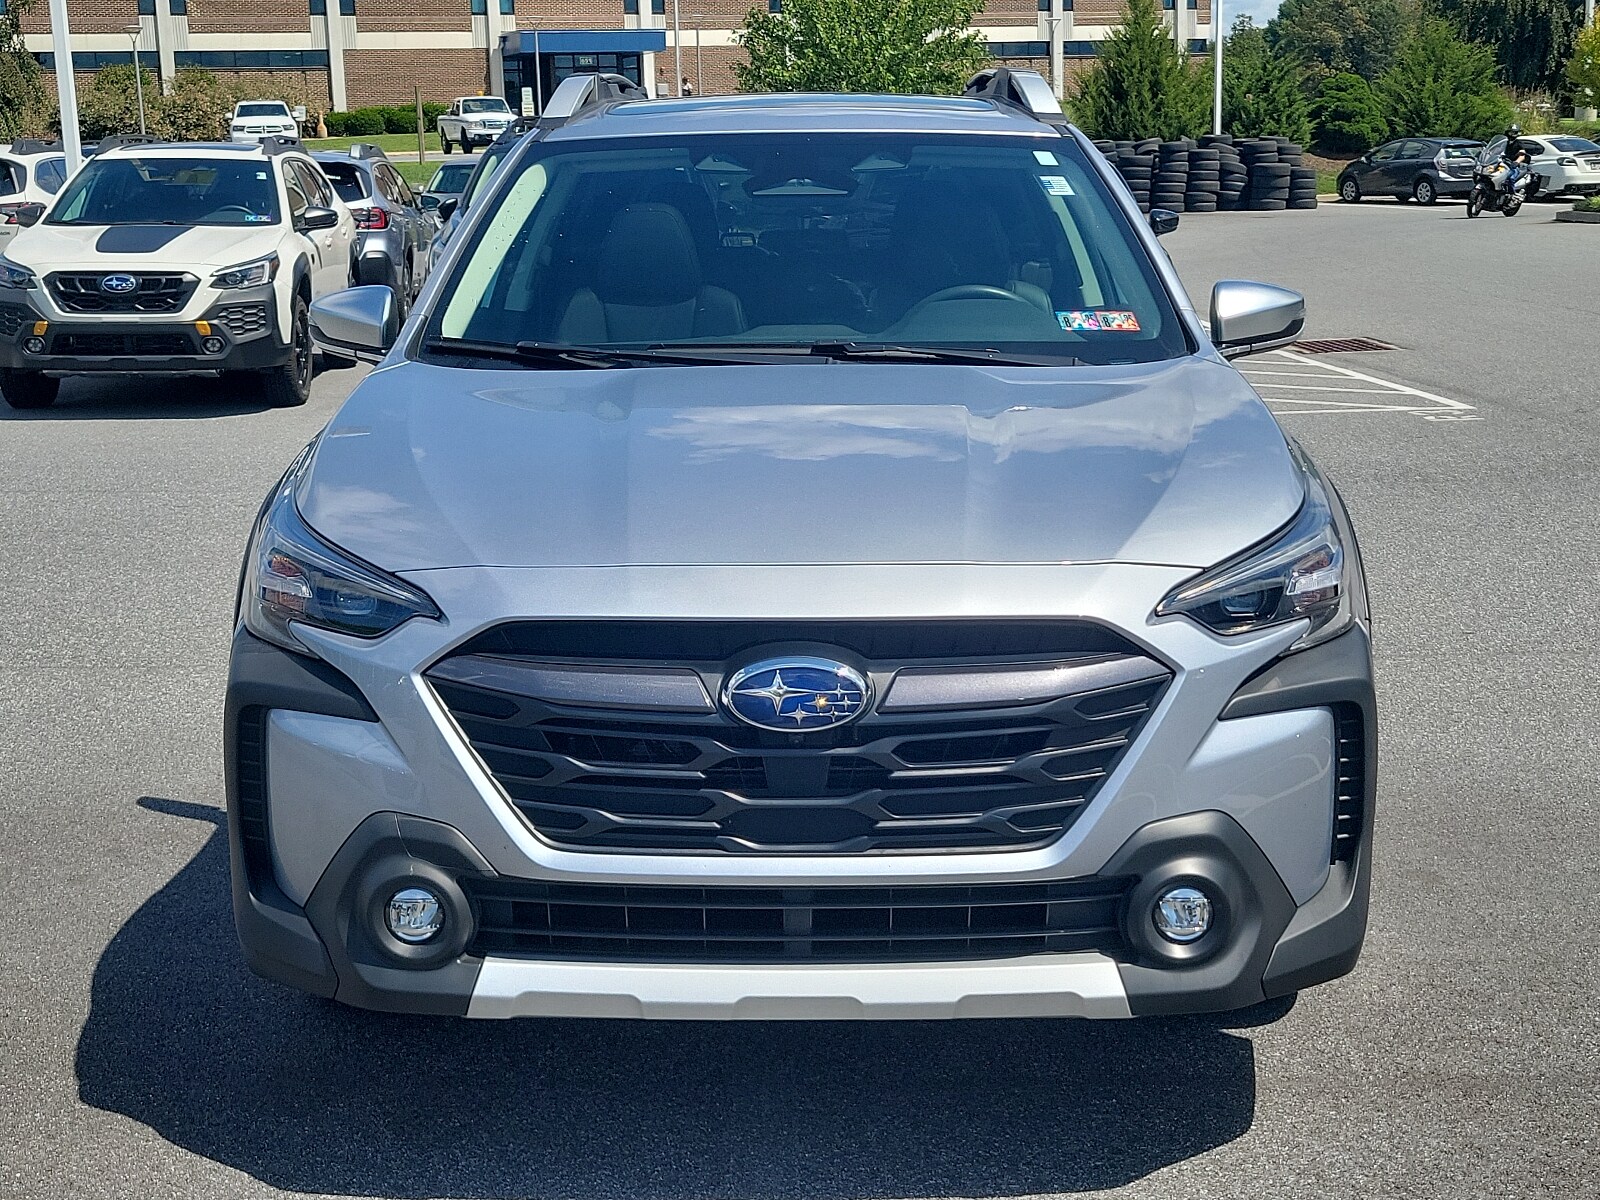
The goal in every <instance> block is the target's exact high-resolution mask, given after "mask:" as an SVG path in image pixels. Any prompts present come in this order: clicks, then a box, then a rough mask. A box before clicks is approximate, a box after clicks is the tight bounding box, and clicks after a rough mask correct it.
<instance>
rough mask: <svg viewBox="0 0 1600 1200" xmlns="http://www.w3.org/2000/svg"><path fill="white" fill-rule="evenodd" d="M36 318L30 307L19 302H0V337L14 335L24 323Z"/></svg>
mask: <svg viewBox="0 0 1600 1200" xmlns="http://www.w3.org/2000/svg"><path fill="white" fill-rule="evenodd" d="M38 319H39V318H38V317H36V316H35V315H34V314H33V311H32V310H31V309H28V308H24V307H23V306H22V305H20V304H0V337H8V338H12V337H16V336H17V334H19V333H21V332H22V327H23V326H24V325H29V324H32V323H33V322H34V321H37V320H38Z"/></svg>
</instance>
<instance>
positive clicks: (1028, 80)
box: [961, 67, 1062, 120]
mask: <svg viewBox="0 0 1600 1200" xmlns="http://www.w3.org/2000/svg"><path fill="white" fill-rule="evenodd" d="M961 94H962V95H963V96H967V97H969V98H971V99H973V100H993V101H994V102H995V103H996V104H1004V105H1008V106H1009V107H1011V108H1020V109H1021V110H1022V111H1023V112H1025V113H1027V114H1029V115H1030V116H1034V117H1038V118H1039V119H1040V120H1048V119H1049V118H1050V117H1059V116H1061V115H1062V112H1061V101H1059V100H1057V99H1056V94H1055V93H1054V92H1052V91H1051V90H1050V85H1049V83H1047V82H1046V81H1045V77H1044V76H1043V75H1041V74H1039V72H1037V71H1018V70H1016V69H1015V68H1012V67H990V68H988V69H987V70H983V71H979V72H978V73H977V74H976V75H974V76H973V77H972V78H971V79H969V80H968V81H967V86H966V87H965V88H963V89H962V91H961Z"/></svg>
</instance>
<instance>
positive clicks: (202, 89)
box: [130, 67, 246, 142]
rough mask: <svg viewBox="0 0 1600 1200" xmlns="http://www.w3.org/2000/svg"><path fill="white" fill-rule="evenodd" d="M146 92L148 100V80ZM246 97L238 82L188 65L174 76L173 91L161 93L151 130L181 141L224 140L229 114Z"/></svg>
mask: <svg viewBox="0 0 1600 1200" xmlns="http://www.w3.org/2000/svg"><path fill="white" fill-rule="evenodd" d="M130 74H131V72H130ZM146 78H148V75H147V76H146ZM158 90H159V89H158ZM144 93H145V102H146V103H149V100H150V85H149V83H146V84H145V85H144ZM244 98H246V97H245V96H244V92H243V89H242V88H241V87H240V86H239V84H237V83H234V82H226V81H224V80H223V79H222V78H221V77H220V76H218V75H214V74H213V73H212V72H210V71H202V70H200V69H198V68H194V67H189V68H185V69H184V70H182V71H179V72H178V73H177V74H176V75H174V76H173V77H172V89H171V91H169V92H168V93H167V95H165V96H161V97H160V102H159V105H158V111H157V114H156V122H155V125H154V126H153V127H152V131H153V132H156V133H157V134H158V135H159V136H160V137H164V138H172V139H173V140H175V141H180V142H187V141H215V140H217V139H224V140H225V139H226V138H227V136H228V117H229V115H230V114H231V113H232V112H233V106H234V104H235V103H236V102H237V101H239V100H241V99H244Z"/></svg>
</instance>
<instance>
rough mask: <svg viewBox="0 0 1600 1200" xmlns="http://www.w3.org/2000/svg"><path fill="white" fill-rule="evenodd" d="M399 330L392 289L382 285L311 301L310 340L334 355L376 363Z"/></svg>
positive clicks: (353, 289) (346, 290)
mask: <svg viewBox="0 0 1600 1200" xmlns="http://www.w3.org/2000/svg"><path fill="white" fill-rule="evenodd" d="M399 333H400V314H399V312H398V311H397V310H396V308H395V303H394V290H393V289H392V288H390V287H388V286H386V285H384V284H376V285H374V286H371V287H353V288H345V289H344V291H342V292H334V293H333V294H332V295H328V296H324V297H323V298H322V299H321V300H316V301H313V302H312V304H311V340H312V341H314V342H315V343H316V344H317V348H318V349H320V350H325V351H327V352H328V353H329V354H331V355H333V356H334V357H335V358H354V359H356V360H358V361H360V362H368V363H375V362H378V361H380V360H381V359H382V358H383V356H384V355H385V354H387V353H389V350H390V348H391V347H392V346H393V345H394V341H395V338H396V337H398V336H399Z"/></svg>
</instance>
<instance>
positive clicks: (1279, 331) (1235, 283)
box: [1211, 279, 1306, 358]
mask: <svg viewBox="0 0 1600 1200" xmlns="http://www.w3.org/2000/svg"><path fill="white" fill-rule="evenodd" d="M1305 327H1306V298H1305V297H1304V296H1302V295H1301V294H1300V293H1299V292H1291V291H1289V290H1288V289H1286V288H1280V287H1273V286H1272V285H1271V284H1269V283H1249V282H1246V281H1244V280H1240V279H1224V280H1222V281H1221V282H1220V283H1218V284H1217V286H1216V287H1215V288H1213V289H1212V291H1211V341H1212V344H1213V345H1215V346H1216V348H1217V350H1218V352H1219V353H1221V355H1222V357H1223V358H1242V357H1243V356H1244V355H1246V354H1260V353H1262V352H1263V351H1265V350H1276V349H1278V348H1279V347H1280V346H1288V345H1291V344H1292V343H1293V342H1294V340H1295V339H1296V338H1298V337H1299V336H1300V332H1301V330H1303V329H1304V328H1305Z"/></svg>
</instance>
